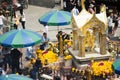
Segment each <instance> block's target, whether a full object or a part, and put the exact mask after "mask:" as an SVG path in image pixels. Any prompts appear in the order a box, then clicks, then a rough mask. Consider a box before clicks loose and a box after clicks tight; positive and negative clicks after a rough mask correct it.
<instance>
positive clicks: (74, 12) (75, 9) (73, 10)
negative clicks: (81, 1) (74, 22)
mask: <svg viewBox="0 0 120 80" xmlns="http://www.w3.org/2000/svg"><path fill="white" fill-rule="evenodd" d="M72 13H73V14H74V15H76V16H77V15H78V14H79V10H78V9H77V8H76V6H74V8H73V9H72Z"/></svg>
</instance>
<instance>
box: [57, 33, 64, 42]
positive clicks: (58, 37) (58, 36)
mask: <svg viewBox="0 0 120 80" xmlns="http://www.w3.org/2000/svg"><path fill="white" fill-rule="evenodd" d="M60 35H61V36H62V39H63V40H64V36H63V32H62V31H59V32H58V34H57V35H56V37H57V39H58V41H59V40H60Z"/></svg>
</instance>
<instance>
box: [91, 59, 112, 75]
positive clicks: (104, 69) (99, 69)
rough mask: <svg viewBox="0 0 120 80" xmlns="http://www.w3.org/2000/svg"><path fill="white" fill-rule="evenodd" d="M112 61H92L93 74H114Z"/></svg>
mask: <svg viewBox="0 0 120 80" xmlns="http://www.w3.org/2000/svg"><path fill="white" fill-rule="evenodd" d="M112 63H113V62H112V61H100V62H93V63H92V66H91V67H92V70H93V75H95V76H101V75H102V76H103V77H104V76H105V75H108V74H112V72H113V70H112Z"/></svg>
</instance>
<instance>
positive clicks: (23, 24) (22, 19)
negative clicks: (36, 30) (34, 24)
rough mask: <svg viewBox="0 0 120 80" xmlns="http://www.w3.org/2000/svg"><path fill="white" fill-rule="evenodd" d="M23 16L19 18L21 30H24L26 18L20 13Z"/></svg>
mask: <svg viewBox="0 0 120 80" xmlns="http://www.w3.org/2000/svg"><path fill="white" fill-rule="evenodd" d="M22 14H23V15H21V17H20V23H21V25H22V28H23V29H25V22H26V18H25V13H22Z"/></svg>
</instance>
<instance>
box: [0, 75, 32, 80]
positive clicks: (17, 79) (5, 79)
mask: <svg viewBox="0 0 120 80" xmlns="http://www.w3.org/2000/svg"><path fill="white" fill-rule="evenodd" d="M0 80H33V79H31V78H28V77H26V76H22V75H17V74H9V75H2V76H0Z"/></svg>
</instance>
